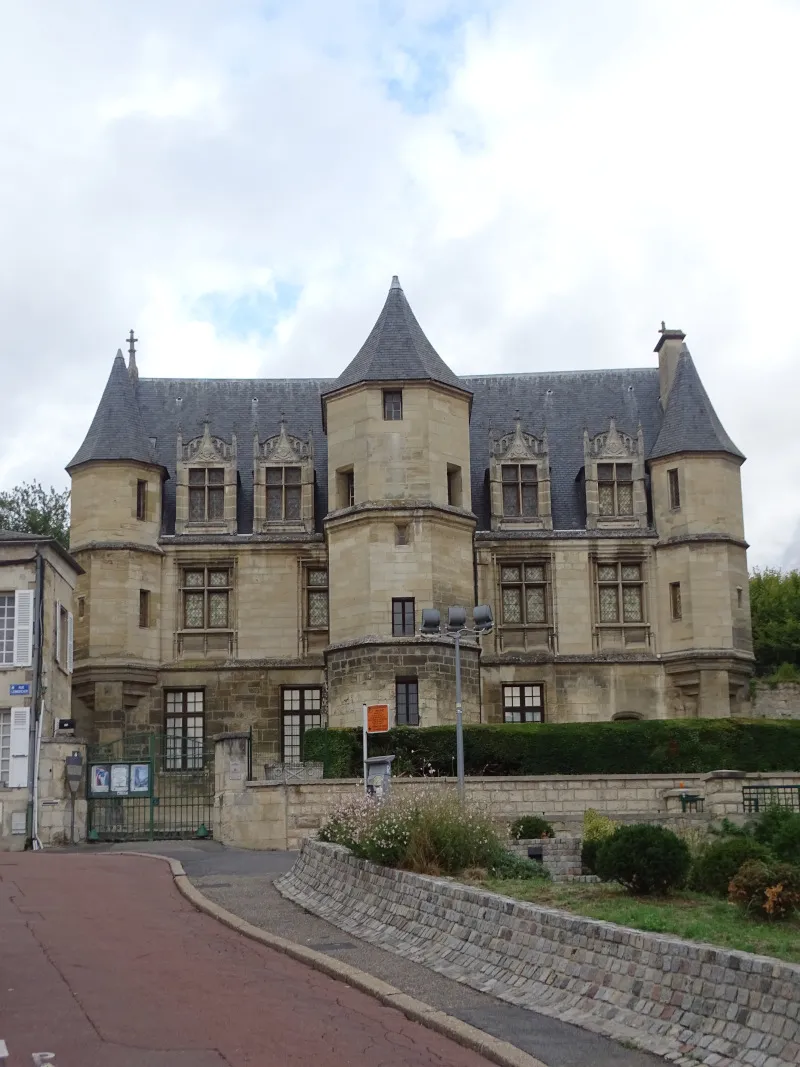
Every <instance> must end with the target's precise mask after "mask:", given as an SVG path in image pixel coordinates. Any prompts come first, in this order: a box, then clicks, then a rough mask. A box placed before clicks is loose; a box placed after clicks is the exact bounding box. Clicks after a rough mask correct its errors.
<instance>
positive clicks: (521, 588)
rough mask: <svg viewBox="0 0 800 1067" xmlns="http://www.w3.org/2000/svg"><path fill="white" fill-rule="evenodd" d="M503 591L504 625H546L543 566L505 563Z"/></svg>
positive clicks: (503, 568)
mask: <svg viewBox="0 0 800 1067" xmlns="http://www.w3.org/2000/svg"><path fill="white" fill-rule="evenodd" d="M500 590H501V599H502V605H503V624H504V625H508V624H512V625H521V626H532V625H536V624H540V623H546V622H547V568H546V566H545V564H544V563H502V564H501V565H500Z"/></svg>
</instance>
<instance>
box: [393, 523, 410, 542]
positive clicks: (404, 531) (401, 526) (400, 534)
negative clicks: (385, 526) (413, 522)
mask: <svg viewBox="0 0 800 1067" xmlns="http://www.w3.org/2000/svg"><path fill="white" fill-rule="evenodd" d="M394 543H395V544H396V545H407V544H408V523H405V522H404V523H398V524H397V525H396V526H395V528H394Z"/></svg>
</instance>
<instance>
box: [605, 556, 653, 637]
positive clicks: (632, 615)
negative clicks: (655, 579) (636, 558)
mask: <svg viewBox="0 0 800 1067" xmlns="http://www.w3.org/2000/svg"><path fill="white" fill-rule="evenodd" d="M597 600H598V618H599V620H600V622H601V623H643V622H644V579H643V575H642V564H641V563H622V562H620V563H598V564H597Z"/></svg>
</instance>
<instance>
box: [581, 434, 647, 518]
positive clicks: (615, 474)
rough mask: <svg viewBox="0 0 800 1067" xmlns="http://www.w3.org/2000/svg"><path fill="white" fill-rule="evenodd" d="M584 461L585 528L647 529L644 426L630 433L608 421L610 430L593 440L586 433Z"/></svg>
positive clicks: (597, 435) (582, 473)
mask: <svg viewBox="0 0 800 1067" xmlns="http://www.w3.org/2000/svg"><path fill="white" fill-rule="evenodd" d="M583 458H584V468H583V471H582V472H581V475H582V477H583V479H584V484H585V491H586V528H587V529H588V530H603V529H606V530H610V529H618V528H620V527H634V526H635V527H639V528H640V529H641V528H643V527H645V526H647V495H646V492H645V469H644V434H643V432H642V427H641V426H639V427H638V428H637V430H636V432H635V433H629V432H627V431H626V430H625V429H618V428H617V425H616V420H615V419H609V424H608V429H607V430H601V431H600V433H598V434H595V435H594V437H590V436H589V431H588V430H584V433H583Z"/></svg>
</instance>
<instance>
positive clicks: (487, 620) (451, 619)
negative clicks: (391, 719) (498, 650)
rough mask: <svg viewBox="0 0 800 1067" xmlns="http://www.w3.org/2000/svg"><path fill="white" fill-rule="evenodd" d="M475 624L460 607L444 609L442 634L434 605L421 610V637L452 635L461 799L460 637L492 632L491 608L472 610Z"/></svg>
mask: <svg viewBox="0 0 800 1067" xmlns="http://www.w3.org/2000/svg"><path fill="white" fill-rule="evenodd" d="M472 620H473V623H474V625H473V626H467V612H466V610H465V609H464V608H461V607H452V608H448V610H447V630H446V631H445V634H444V635H443V634H442V620H441V615H440V614H439V611H438V610H437V609H436V608H423V609H422V625H421V626H420V633H421V634H422V636H423V637H442V636H446V637H452V638H453V641H454V644H455V657H456V775H457V777H458V799H459V801H461V803H463V802H464V716H463V710H462V704H461V638H462V637H464V636H466V635H467V634H475V636H476V637H482V636H483V635H484V634H488V633H490V632H491V630H492V627H493V626H494V619H493V618H492V609H491V608H490V607H489V605H488V604H479V605H478V606H477V607H476V608H475V609H474V610H473V612H472Z"/></svg>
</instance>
